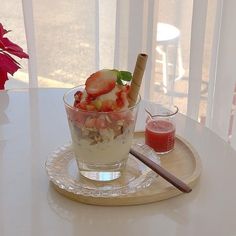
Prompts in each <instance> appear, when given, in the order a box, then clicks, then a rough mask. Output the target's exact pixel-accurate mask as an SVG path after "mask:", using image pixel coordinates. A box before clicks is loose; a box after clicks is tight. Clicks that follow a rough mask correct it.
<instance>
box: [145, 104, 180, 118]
mask: <svg viewBox="0 0 236 236" xmlns="http://www.w3.org/2000/svg"><path fill="white" fill-rule="evenodd" d="M173 108H174V109H175V110H174V111H171V110H170V109H167V110H168V111H169V113H166V114H155V115H152V114H151V112H149V111H148V110H147V109H146V108H145V111H146V112H147V114H148V115H149V116H150V117H151V118H155V117H171V116H174V115H176V114H177V113H178V112H179V108H178V107H177V106H175V105H174V106H173Z"/></svg>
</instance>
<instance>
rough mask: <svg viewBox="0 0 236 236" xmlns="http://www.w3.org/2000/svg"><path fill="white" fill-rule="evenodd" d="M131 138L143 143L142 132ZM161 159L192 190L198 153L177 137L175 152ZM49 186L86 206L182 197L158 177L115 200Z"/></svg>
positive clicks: (198, 160) (198, 166)
mask: <svg viewBox="0 0 236 236" xmlns="http://www.w3.org/2000/svg"><path fill="white" fill-rule="evenodd" d="M134 138H135V139H136V140H137V142H141V141H143V139H144V132H136V133H135V136H134ZM160 159H161V166H162V167H163V168H165V169H166V170H168V171H169V172H171V173H172V174H173V175H175V176H176V177H178V178H180V179H181V180H183V181H184V182H185V183H186V184H188V185H189V186H191V187H194V185H195V184H196V182H197V180H198V179H199V176H200V173H201V161H200V158H199V155H198V153H197V152H196V151H195V150H194V148H193V147H192V146H191V145H190V144H189V143H188V142H187V141H186V140H184V139H183V138H181V137H179V136H177V137H176V141H175V148H174V150H173V151H171V152H170V153H167V154H164V155H161V157H160ZM52 185H53V186H54V187H55V189H56V190H57V191H58V192H59V193H61V194H63V195H64V196H66V197H68V198H70V199H73V200H76V201H79V202H82V203H86V204H93V205H107V206H120V205H138V204H145V203H151V202H156V201H161V200H165V199H168V198H171V197H174V196H177V195H180V194H182V192H181V191H180V190H178V189H176V188H175V187H174V186H172V185H171V184H170V183H168V182H167V181H166V180H164V179H163V178H161V177H160V176H158V177H156V179H155V180H154V181H153V182H152V183H151V185H150V186H149V187H147V188H144V189H141V190H140V191H137V192H135V193H129V194H127V195H121V196H115V197H112V196H111V197H97V196H96V197H93V196H83V195H80V194H74V193H72V192H69V191H66V190H65V189H63V188H60V187H59V186H58V185H56V184H55V183H53V182H52Z"/></svg>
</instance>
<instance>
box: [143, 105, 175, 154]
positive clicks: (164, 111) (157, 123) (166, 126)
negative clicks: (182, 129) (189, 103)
mask: <svg viewBox="0 0 236 236" xmlns="http://www.w3.org/2000/svg"><path fill="white" fill-rule="evenodd" d="M146 111H147V113H148V119H147V122H146V128H145V143H146V144H147V145H148V146H150V147H151V148H153V149H154V150H155V151H156V152H157V153H158V154H164V153H168V152H170V151H171V150H173V149H174V144H175V127H176V126H175V115H176V114H177V113H178V107H176V106H174V107H173V108H165V107H162V108H161V109H160V110H158V111H156V112H155V114H151V113H150V111H148V110H146Z"/></svg>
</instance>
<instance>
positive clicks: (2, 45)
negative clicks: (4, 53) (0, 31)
mask: <svg viewBox="0 0 236 236" xmlns="http://www.w3.org/2000/svg"><path fill="white" fill-rule="evenodd" d="M4 47H5V46H4V44H3V42H2V40H1V37H0V48H2V49H4Z"/></svg>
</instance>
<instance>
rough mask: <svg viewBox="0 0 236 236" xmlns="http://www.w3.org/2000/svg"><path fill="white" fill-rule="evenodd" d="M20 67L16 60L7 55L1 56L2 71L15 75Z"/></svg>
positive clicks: (0, 67)
mask: <svg viewBox="0 0 236 236" xmlns="http://www.w3.org/2000/svg"><path fill="white" fill-rule="evenodd" d="M19 68H20V66H19V65H17V63H16V62H15V60H14V59H13V58H12V57H11V56H9V55H6V54H0V69H1V70H3V71H6V72H8V73H10V74H11V75H13V74H14V73H15V72H16V71H17V70H18V69H19Z"/></svg>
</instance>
